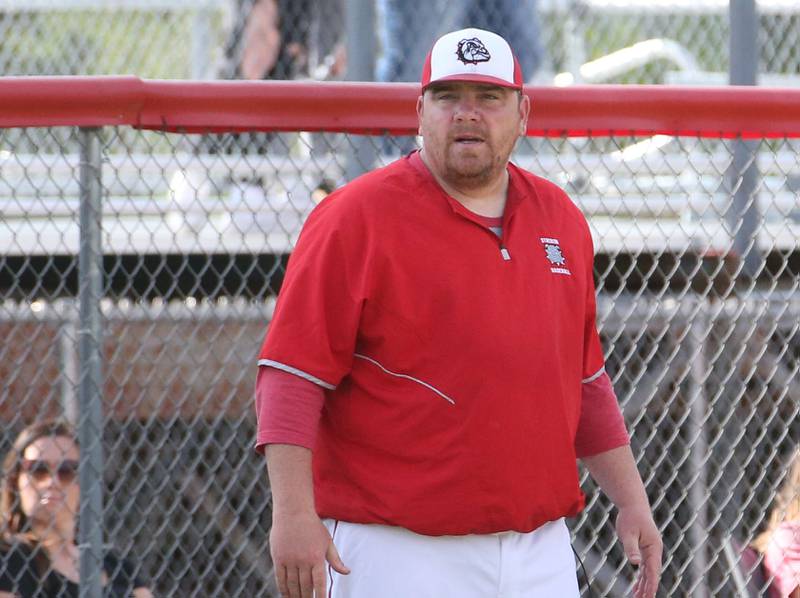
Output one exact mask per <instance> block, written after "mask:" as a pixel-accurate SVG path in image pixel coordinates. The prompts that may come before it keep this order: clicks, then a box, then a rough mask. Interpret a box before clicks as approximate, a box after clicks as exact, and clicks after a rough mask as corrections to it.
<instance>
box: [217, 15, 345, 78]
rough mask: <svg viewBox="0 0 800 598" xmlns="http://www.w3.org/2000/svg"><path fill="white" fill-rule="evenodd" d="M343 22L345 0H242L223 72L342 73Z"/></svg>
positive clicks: (234, 74) (274, 75) (229, 75)
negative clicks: (343, 2) (343, 3)
mask: <svg viewBox="0 0 800 598" xmlns="http://www.w3.org/2000/svg"><path fill="white" fill-rule="evenodd" d="M343 27H344V24H343V13H342V0H237V1H236V5H235V8H234V10H233V22H232V23H231V26H230V27H229V35H228V39H227V41H226V43H225V48H224V60H223V65H222V68H221V69H220V71H221V72H220V73H219V76H220V78H223V79H247V80H251V81H258V80H261V79H298V78H309V77H310V78H312V79H335V78H338V77H340V76H341V75H343V74H344V68H345V56H344V44H343V41H342V38H343V36H344V29H343Z"/></svg>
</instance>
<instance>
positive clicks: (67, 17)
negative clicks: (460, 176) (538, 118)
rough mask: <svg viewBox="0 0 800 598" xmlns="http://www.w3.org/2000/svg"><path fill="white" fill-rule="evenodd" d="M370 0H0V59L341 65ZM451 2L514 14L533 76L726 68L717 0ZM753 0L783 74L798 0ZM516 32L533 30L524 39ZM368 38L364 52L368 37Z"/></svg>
mask: <svg viewBox="0 0 800 598" xmlns="http://www.w3.org/2000/svg"><path fill="white" fill-rule="evenodd" d="M372 2H373V0H314V1H312V0H202V1H199V2H195V1H191V2H190V1H189V0H113V1H112V0H107V1H106V2H89V1H87V0H58V2H55V1H48V0H37V1H33V2H32V1H30V0H24V1H23V0H6V2H4V4H3V7H2V8H0V73H2V74H4V75H101V74H109V75H110V74H135V75H137V76H140V77H146V78H180V79H186V78H192V79H208V78H237V77H243V76H251V77H252V76H255V77H256V78H261V77H264V78H278V79H283V78H312V79H318V80H319V79H330V78H341V77H342V76H343V74H344V66H343V64H344V62H343V59H342V55H341V52H342V49H343V48H344V46H346V45H347V46H349V47H350V48H351V49H353V48H355V49H358V48H359V47H361V48H362V49H363V50H364V51H366V52H369V55H373V54H375V55H376V58H377V59H380V56H381V55H382V54H383V52H384V51H385V48H386V43H387V42H386V39H383V38H382V34H381V31H383V28H382V27H380V19H381V15H382V14H383V11H382V10H381V9H382V7H383V6H384V5H385V4H387V1H386V0H375V2H376V4H377V6H376V7H375V8H372V9H371V14H373V15H374V19H375V27H374V28H372V29H371V28H369V27H366V28H361V29H358V30H355V31H349V30H348V23H347V21H346V19H344V17H343V15H344V14H346V12H348V11H363V10H365V8H367V7H368V6H371V5H372ZM388 3H389V4H390V3H391V0H389V1H388ZM260 4H262V5H266V4H269V5H271V6H274V10H275V15H277V16H275V17H273V18H272V20H270V18H269V17H267V20H266V21H265V22H264V23H265V24H264V25H263V28H264V30H265V31H266V30H269V31H271V32H272V33H264V35H274V36H276V37H275V39H276V40H279V41H278V42H277V47H276V48H274V49H273V50H274V51H275V52H276V56H275V58H274V61H272V62H270V66H269V67H268V68H266V67H265V69H266V70H263V72H262V71H259V72H258V74H256V75H252V74H250V75H248V74H247V73H243V72H242V69H241V60H242V55H243V52H244V44H245V40H246V38H247V34H248V21H249V20H250V19H251V15H253V14H254V13H255V14H260V13H259V11H258V10H257V9H256V8H254V7H257V6H259V5H260ZM428 4H429V5H430V7H431V8H429V9H428V10H431V11H433V13H432V14H433V15H435V18H433V19H430V20H436V21H437V22H442V23H446V22H450V20H449V18H450V14H451V13H452V11H454V10H456V8H455V7H456V6H459V3H457V2H443V1H442V0H431V2H430V3H428ZM464 5H465V6H469V7H471V6H473V5H474V8H472V9H471V10H472V11H473V12H472V13H469V12H468V13H466V15H465V16H463V17H461V20H460V21H458V20H457V21H456V22H454V24H455V25H467V24H470V23H472V22H475V18H478V17H480V18H481V19H484V20H485V21H486V23H487V26H491V27H494V28H496V29H498V30H499V31H501V32H505V31H506V30H509V31H510V30H512V28H514V27H515V26H517V25H518V24H519V23H523V24H524V27H523V28H522V33H520V34H519V37H520V40H519V42H518V43H521V44H524V43H527V42H530V43H536V44H538V45H539V46H540V48H541V49H542V50H543V53H542V57H541V61H540V63H539V67H538V69H537V71H536V72H535V73H533V72H530V73H526V76H528V77H531V78H533V79H534V80H535V81H537V82H539V83H542V84H548V83H552V82H553V81H557V82H559V83H560V84H569V83H571V82H587V83H602V82H605V83H687V84H706V85H709V84H725V83H727V81H728V75H727V74H728V70H729V58H728V55H729V32H730V24H729V13H728V10H729V2H728V1H727V0H694V1H690V0H657V1H655V0H537V1H536V2H533V3H531V5H530V6H529V5H528V4H527V3H525V2H521V3H520V2H509V0H473V1H471V2H466V3H465V4H464ZM756 6H757V9H758V13H759V16H758V24H757V31H758V33H757V37H758V40H757V41H758V47H759V48H760V50H759V53H760V56H759V72H760V84H762V85H793V86H796V84H797V80H798V79H797V77H798V74H800V55H798V53H797V51H796V48H797V47H798V42H800V39H798V31H800V28H798V21H799V20H800V8H798V5H797V3H796V2H793V1H792V0H759V1H758V2H756ZM520 7H521V8H520ZM470 15H472V16H470ZM476 15H477V16H476ZM537 22H538V23H539V26H537V25H536V23H537ZM424 25H425V23H421V22H416V21H413V20H412V21H410V22H409V23H407V24H404V27H407V28H408V29H410V32H409V36H410V37H411V38H413V39H414V40H415V43H416V44H418V45H420V46H422V47H423V49H425V48H428V47H430V45H431V44H432V42H433V39H432V34H431V33H427V34H424V33H423V32H422V31H421V28H422V27H423V26H424ZM417 29H419V30H420V31H419V32H418V31H417ZM526 32H527V34H529V35H531V36H535V37H536V39H535V40H530V39H526V38H525V35H526ZM373 38H376V39H373ZM428 38H431V39H428ZM348 39H350V41H349V42H348ZM267 45H268V44H267ZM373 47H375V48H377V53H375V52H372V51H371V50H370V48H373ZM264 51H265V52H269V51H270V50H269V49H265V50H264ZM415 75H416V71H415ZM414 78H415V79H416V76H415V77H414Z"/></svg>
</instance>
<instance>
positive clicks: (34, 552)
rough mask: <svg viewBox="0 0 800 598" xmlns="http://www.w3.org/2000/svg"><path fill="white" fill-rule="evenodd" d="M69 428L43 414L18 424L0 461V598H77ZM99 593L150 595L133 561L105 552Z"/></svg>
mask: <svg viewBox="0 0 800 598" xmlns="http://www.w3.org/2000/svg"><path fill="white" fill-rule="evenodd" d="M75 438H76V437H75V432H74V430H73V428H72V427H71V426H70V425H69V424H67V423H65V422H60V421H46V422H40V423H36V424H33V425H31V426H28V427H27V428H25V429H23V430H22V432H20V434H19V435H18V436H17V437H16V439H15V440H14V443H13V445H12V447H11V449H10V450H9V452H8V454H7V455H6V457H5V459H4V461H3V479H2V482H1V483H0V511H1V512H2V537H1V538H0V598H13V597H18V598H33V597H34V596H35V597H40V598H77V597H78V589H79V585H78V584H79V582H80V568H79V562H80V550H79V549H78V546H77V545H76V543H75V535H76V533H77V523H76V518H77V514H78V508H79V505H80V488H79V486H78V461H79V459H80V449H79V447H78V444H77V442H76V440H75ZM103 585H104V586H105V590H104V596H107V597H109V598H129V597H131V596H133V598H149V597H151V596H152V594H151V592H150V590H149V589H148V588H147V587H146V584H145V583H144V582H143V581H142V580H141V579H140V578H139V577H137V576H136V573H135V568H134V566H133V565H132V564H131V563H129V562H128V561H126V560H124V559H122V558H120V557H119V556H118V555H116V554H115V553H114V552H113V551H107V552H106V554H105V557H104V559H103Z"/></svg>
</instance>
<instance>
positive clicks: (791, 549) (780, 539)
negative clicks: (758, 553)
mask: <svg viewBox="0 0 800 598" xmlns="http://www.w3.org/2000/svg"><path fill="white" fill-rule="evenodd" d="M764 564H765V566H766V568H767V570H768V571H769V573H770V574H771V575H773V576H774V579H773V580H772V588H773V590H775V591H777V592H779V593H780V595H781V596H788V598H800V521H784V522H783V523H781V524H780V525H779V526H778V527H777V528H775V530H774V531H773V533H772V536H771V537H770V539H769V543H768V544H767V547H766V552H765V554H764Z"/></svg>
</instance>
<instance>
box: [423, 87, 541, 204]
mask: <svg viewBox="0 0 800 598" xmlns="http://www.w3.org/2000/svg"><path fill="white" fill-rule="evenodd" d="M529 110H530V102H529V100H528V98H527V96H525V95H521V94H519V93H518V92H517V91H516V90H513V89H508V88H506V87H498V86H494V85H486V84H483V83H463V82H443V83H437V84H434V85H431V86H430V87H429V88H428V89H426V90H425V92H424V94H423V95H422V96H421V97H420V98H419V100H418V101H417V115H418V116H419V125H420V134H421V135H422V137H423V147H424V152H425V157H426V159H427V160H426V161H427V163H428V165H429V166H430V167H431V168H432V169H433V170H434V174H437V175H438V176H439V177H441V178H442V179H444V180H445V181H446V182H447V183H449V184H451V185H453V186H454V187H455V188H457V189H464V190H467V189H479V188H481V187H482V186H485V185H487V184H491V183H492V182H494V181H495V180H496V179H497V177H499V176H501V175H502V174H503V172H504V170H505V167H506V164H507V162H508V158H509V156H510V155H511V151H512V150H513V149H514V145H515V143H516V141H517V138H518V137H519V136H520V135H521V134H522V133H524V131H525V128H526V126H527V122H528V112H529Z"/></svg>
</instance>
